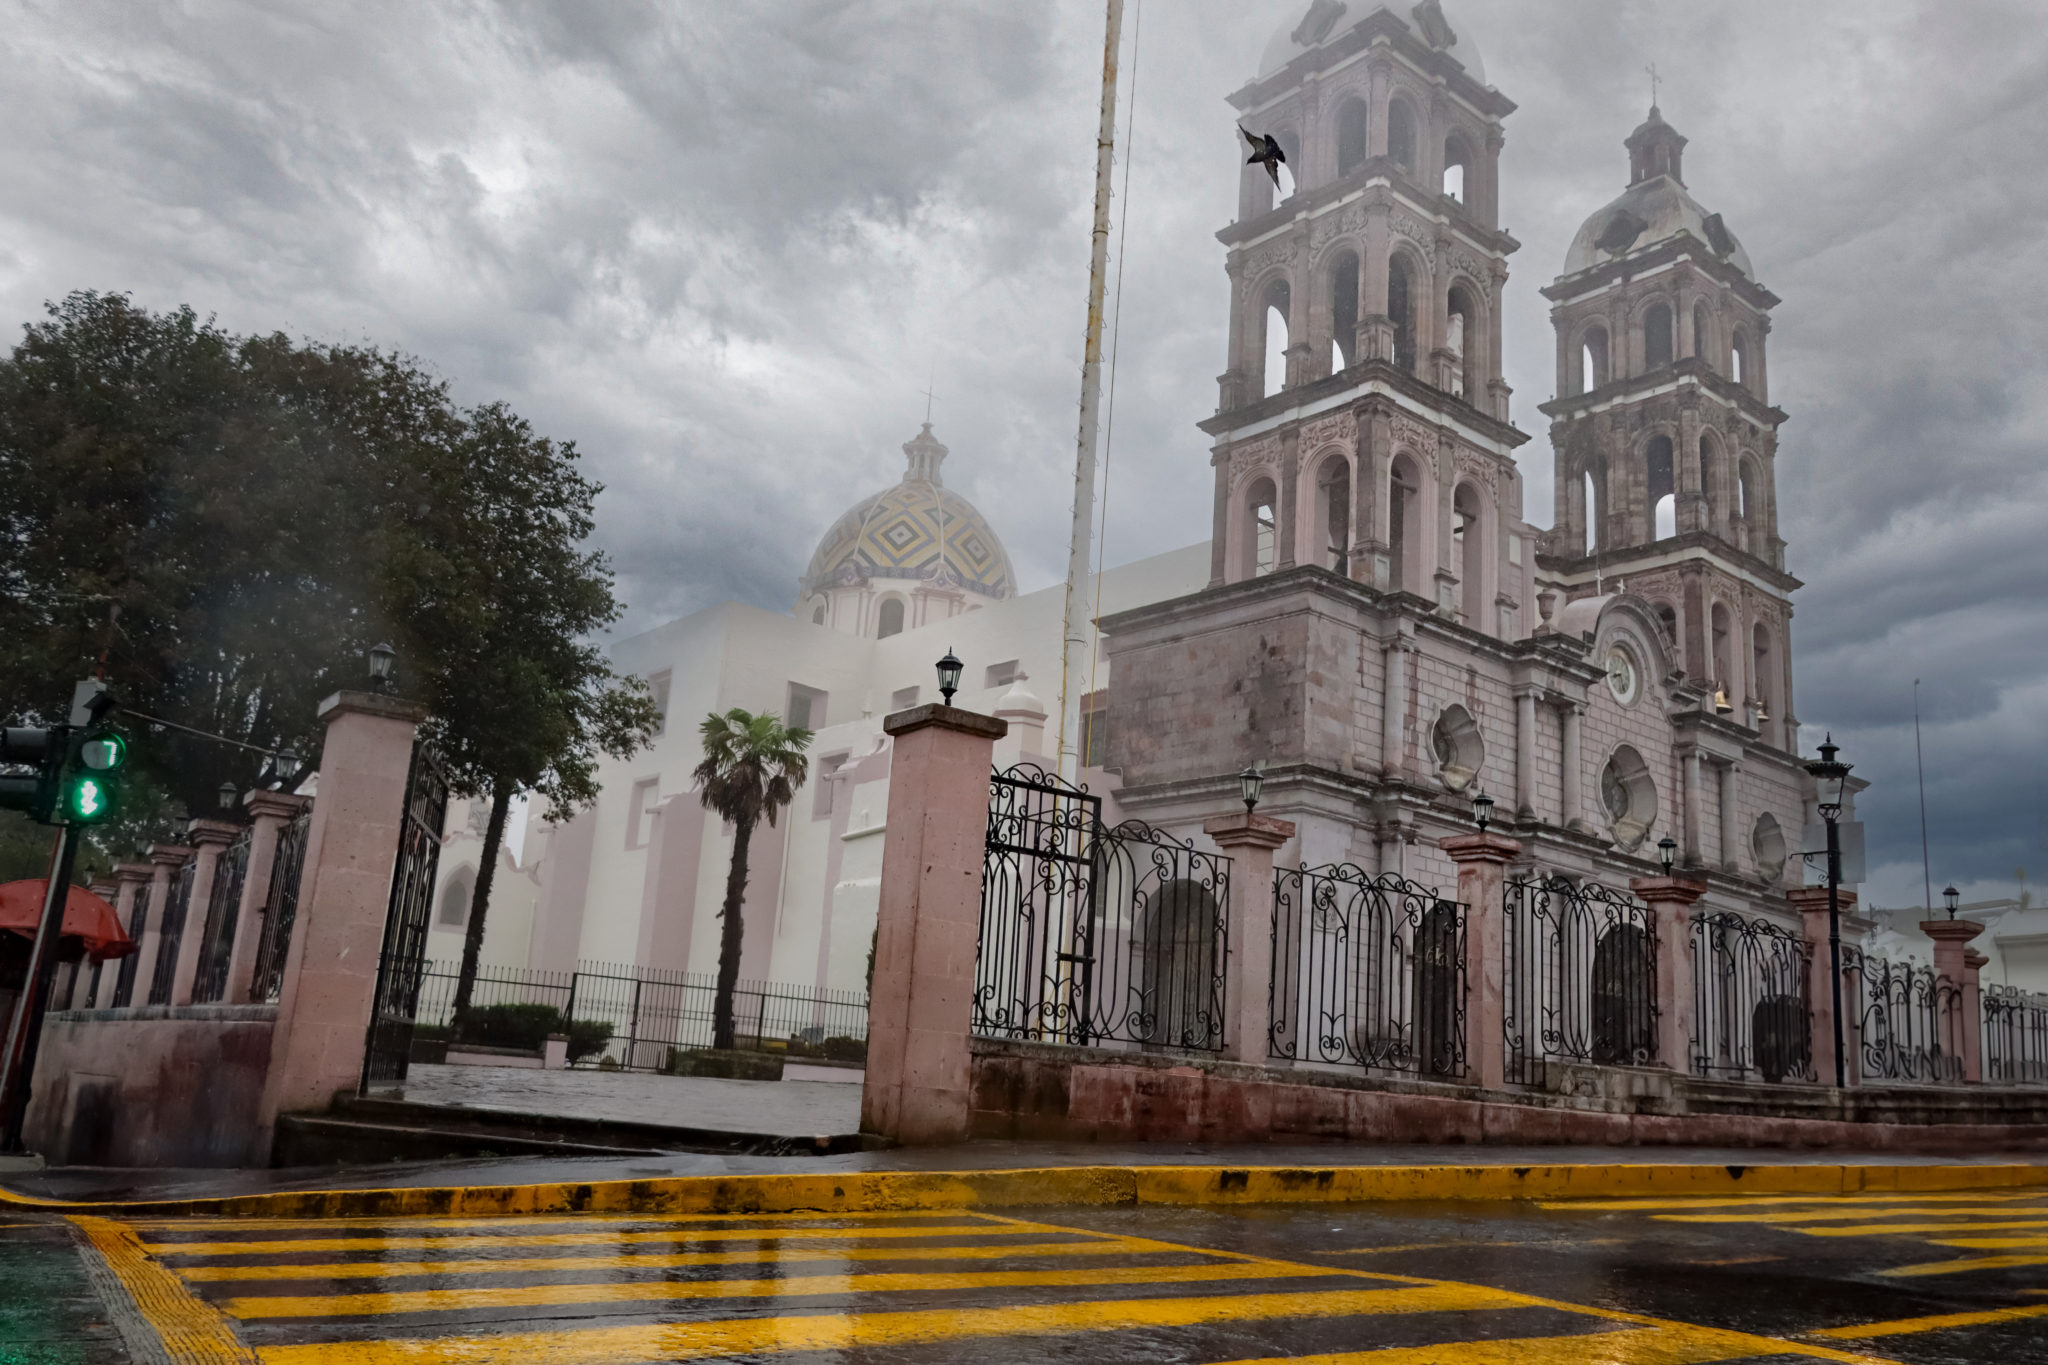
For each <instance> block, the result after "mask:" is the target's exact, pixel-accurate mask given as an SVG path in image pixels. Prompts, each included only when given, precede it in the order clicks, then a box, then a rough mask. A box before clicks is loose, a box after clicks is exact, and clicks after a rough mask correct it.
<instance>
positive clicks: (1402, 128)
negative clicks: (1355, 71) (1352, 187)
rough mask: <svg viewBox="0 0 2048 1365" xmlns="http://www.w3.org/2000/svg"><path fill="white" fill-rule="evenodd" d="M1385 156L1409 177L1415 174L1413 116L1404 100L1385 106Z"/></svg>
mask: <svg viewBox="0 0 2048 1365" xmlns="http://www.w3.org/2000/svg"><path fill="white" fill-rule="evenodd" d="M1387 156H1388V157H1389V158H1390V159H1391V160H1392V161H1393V163H1394V164H1395V165H1396V166H1399V167H1400V168H1401V169H1402V170H1404V171H1407V172H1408V173H1409V174H1410V175H1413V174H1414V173H1415V114H1414V112H1413V111H1411V110H1410V109H1409V108H1408V101H1406V100H1398V99H1397V100H1395V101H1394V102H1393V103H1392V104H1390V105H1388V106H1387Z"/></svg>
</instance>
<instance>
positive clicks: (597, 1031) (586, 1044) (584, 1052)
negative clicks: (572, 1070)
mask: <svg viewBox="0 0 2048 1365" xmlns="http://www.w3.org/2000/svg"><path fill="white" fill-rule="evenodd" d="M567 1032H568V1034H569V1060H570V1061H572V1062H580V1061H582V1060H583V1059H584V1058H585V1057H588V1056H590V1055H592V1054H593V1053H598V1052H602V1051H604V1045H605V1044H606V1043H609V1042H610V1041H611V1040H612V1026H611V1025H610V1024H608V1023H606V1022H605V1021H604V1020H602V1019H571V1020H570V1021H569V1027H568V1029H567Z"/></svg>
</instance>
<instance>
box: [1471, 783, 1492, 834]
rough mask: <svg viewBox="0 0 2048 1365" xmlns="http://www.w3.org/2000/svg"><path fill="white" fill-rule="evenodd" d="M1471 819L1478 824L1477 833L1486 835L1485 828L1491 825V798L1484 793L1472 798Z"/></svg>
mask: <svg viewBox="0 0 2048 1365" xmlns="http://www.w3.org/2000/svg"><path fill="white" fill-rule="evenodd" d="M1472 818H1473V819H1474V820H1477V821H1478V822H1479V832H1480V833H1481V834H1484V833H1486V827H1487V826H1488V825H1490V824H1492V823H1493V798H1492V797H1490V796H1488V795H1487V794H1486V793H1485V792H1481V793H1479V795H1477V796H1475V797H1473V798H1472Z"/></svg>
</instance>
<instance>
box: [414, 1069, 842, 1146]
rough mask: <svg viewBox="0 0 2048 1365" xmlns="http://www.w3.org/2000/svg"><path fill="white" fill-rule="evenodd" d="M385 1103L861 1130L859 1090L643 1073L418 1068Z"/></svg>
mask: <svg viewBox="0 0 2048 1365" xmlns="http://www.w3.org/2000/svg"><path fill="white" fill-rule="evenodd" d="M378 1098H388V1099H402V1100H408V1101H411V1102H413V1103H415V1104H459V1105H462V1106H464V1107H466V1108H470V1109H480V1110H485V1111H488V1112H492V1113H509V1114H546V1115H555V1116H559V1117H562V1118H573V1119H606V1120H609V1121H611V1122H615V1123H646V1124H655V1125H659V1126H663V1127H673V1128H721V1129H726V1130H728V1131H731V1132H736V1133H768V1134H774V1135H776V1136H779V1137H815V1136H818V1135H819V1134H833V1133H853V1132H858V1131H859V1129H860V1087H859V1086H858V1085H848V1084H844V1083H835V1082H830V1081H807V1080H782V1081H725V1080H718V1079H716V1078H714V1077H708V1076H657V1075H650V1074H649V1073H647V1072H642V1071H583V1070H576V1071H535V1070H530V1069H521V1068H516V1067H499V1066H431V1065H422V1064H420V1063H414V1064H413V1066H412V1067H411V1068H410V1069H409V1071H408V1074H407V1076H406V1081H405V1085H404V1087H403V1088H402V1089H401V1090H398V1091H396V1092H394V1093H391V1094H388V1095H387V1094H380V1095H379V1097H378Z"/></svg>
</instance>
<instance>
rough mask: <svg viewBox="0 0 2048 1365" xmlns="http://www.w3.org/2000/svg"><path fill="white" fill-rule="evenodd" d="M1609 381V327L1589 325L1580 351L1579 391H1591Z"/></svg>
mask: <svg viewBox="0 0 2048 1365" xmlns="http://www.w3.org/2000/svg"><path fill="white" fill-rule="evenodd" d="M1606 382H1607V329H1606V328H1604V327H1589V328H1587V329H1586V342H1585V345H1584V346H1582V347H1581V348H1580V352H1579V392H1580V393H1591V392H1593V390H1595V389H1597V388H1599V387H1601V386H1602V385H1604V384H1605V383H1606Z"/></svg>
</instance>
